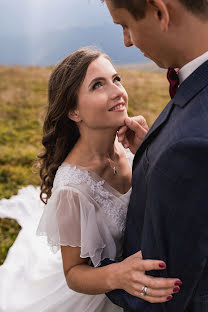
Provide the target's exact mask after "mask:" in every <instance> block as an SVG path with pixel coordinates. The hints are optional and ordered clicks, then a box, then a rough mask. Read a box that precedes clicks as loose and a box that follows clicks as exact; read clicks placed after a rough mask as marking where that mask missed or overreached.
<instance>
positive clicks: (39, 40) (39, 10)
mask: <svg viewBox="0 0 208 312" xmlns="http://www.w3.org/2000/svg"><path fill="white" fill-rule="evenodd" d="M0 25H1V27H0V43H1V49H0V64H5V65H42V66H45V65H52V64H55V63H57V62H58V61H59V60H61V59H62V58H64V57H65V56H66V55H68V54H69V53H70V52H72V51H74V50H76V49H78V48H80V47H82V46H86V45H95V46H97V47H98V48H101V49H102V50H103V51H104V52H105V53H107V54H109V55H110V57H111V58H112V60H113V62H114V63H115V64H132V63H133V64H135V63H145V62H148V61H149V60H148V59H147V58H145V57H144V56H143V54H142V53H141V52H139V51H138V49H136V48H135V47H131V48H128V49H127V48H125V47H124V45H123V37H122V29H121V27H120V26H119V25H114V24H113V22H112V19H111V17H110V15H109V12H108V10H107V8H106V5H105V4H103V3H101V1H100V0H10V1H8V0H1V1H0Z"/></svg>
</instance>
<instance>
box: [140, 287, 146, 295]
mask: <svg viewBox="0 0 208 312" xmlns="http://www.w3.org/2000/svg"><path fill="white" fill-rule="evenodd" d="M141 295H142V296H146V295H147V286H143V287H142V292H141Z"/></svg>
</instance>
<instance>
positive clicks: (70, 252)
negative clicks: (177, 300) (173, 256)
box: [61, 246, 180, 302]
mask: <svg viewBox="0 0 208 312" xmlns="http://www.w3.org/2000/svg"><path fill="white" fill-rule="evenodd" d="M61 253H62V259H63V268H64V274H65V277H66V281H67V284H68V286H69V288H71V289H73V290H74V291H76V292H80V293H84V294H90V295H95V294H102V293H106V292H109V291H112V290H114V289H123V290H125V291H127V292H128V293H130V294H132V295H133V296H136V297H139V298H142V299H144V300H146V301H149V302H165V301H168V299H167V298H168V297H169V296H170V295H171V294H172V293H173V292H174V291H173V289H174V288H176V289H178V290H179V287H176V285H175V283H176V282H180V281H179V280H178V279H173V278H167V279H165V278H156V277H155V278H154V277H151V276H147V275H145V271H149V270H161V269H164V267H163V268H161V266H160V265H161V264H163V265H164V262H163V261H159V260H142V257H141V253H139V252H138V253H136V254H134V255H132V256H130V257H128V258H127V259H125V260H124V261H122V262H120V263H113V264H110V265H107V266H104V267H99V268H93V267H91V266H89V265H88V264H87V263H88V260H89V258H86V259H83V258H80V248H79V247H70V246H61ZM144 285H145V286H147V287H148V292H147V295H146V296H145V297H144V296H142V295H141V291H142V287H143V286H144ZM169 300H170V298H169Z"/></svg>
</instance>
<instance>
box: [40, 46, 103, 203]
mask: <svg viewBox="0 0 208 312" xmlns="http://www.w3.org/2000/svg"><path fill="white" fill-rule="evenodd" d="M101 55H103V56H105V57H106V58H108V57H107V55H105V54H103V53H102V52H100V51H98V50H95V49H93V48H90V47H85V48H81V49H79V50H77V51H75V52H73V53H71V54H70V55H69V56H67V57H66V58H65V59H64V60H63V61H61V62H60V63H59V64H58V65H57V66H56V67H55V69H54V70H53V72H52V74H51V77H50V79H49V85H48V110H47V113H46V117H45V121H44V125H43V138H42V144H43V146H44V151H43V152H42V153H41V154H39V155H38V158H39V160H40V161H39V163H40V164H39V167H40V178H41V180H42V183H41V193H40V198H41V200H42V201H43V202H44V203H45V204H46V203H47V201H48V199H49V198H50V196H51V190H52V186H53V181H54V177H55V174H56V171H57V169H58V167H59V166H60V165H61V163H62V162H63V161H64V159H65V158H66V156H67V155H68V153H69V152H70V151H71V149H72V148H73V146H74V145H75V143H76V142H77V140H78V138H79V136H80V133H79V129H78V126H77V125H76V123H75V122H74V121H72V120H71V119H69V118H68V112H69V110H70V109H74V108H76V105H77V94H78V91H79V88H80V86H81V84H82V82H83V80H84V78H85V75H86V72H87V68H88V66H89V65H90V63H91V62H92V61H94V60H95V59H97V58H98V57H99V56H101ZM44 194H45V196H43V195H44Z"/></svg>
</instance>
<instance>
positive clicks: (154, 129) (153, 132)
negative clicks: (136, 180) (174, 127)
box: [133, 100, 174, 169]
mask: <svg viewBox="0 0 208 312" xmlns="http://www.w3.org/2000/svg"><path fill="white" fill-rule="evenodd" d="M173 104H174V101H173V100H171V101H170V102H169V103H168V104H167V105H166V107H165V108H164V110H163V111H162V112H161V114H160V115H159V117H158V118H157V119H156V121H155V122H154V124H153V125H152V127H151V128H150V130H149V131H148V133H147V135H146V137H145V138H144V140H143V142H142V144H141V145H140V147H139V149H138V151H137V152H136V154H135V157H134V162H133V169H134V166H135V164H136V163H137V162H138V160H139V158H140V157H141V155H142V153H143V152H144V150H145V148H146V146H147V144H148V143H149V142H150V141H151V140H152V139H153V138H154V137H155V135H156V134H157V133H158V131H159V130H160V129H161V127H162V125H163V124H164V123H165V122H166V120H167V119H168V117H169V115H170V113H171V111H172V108H173Z"/></svg>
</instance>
